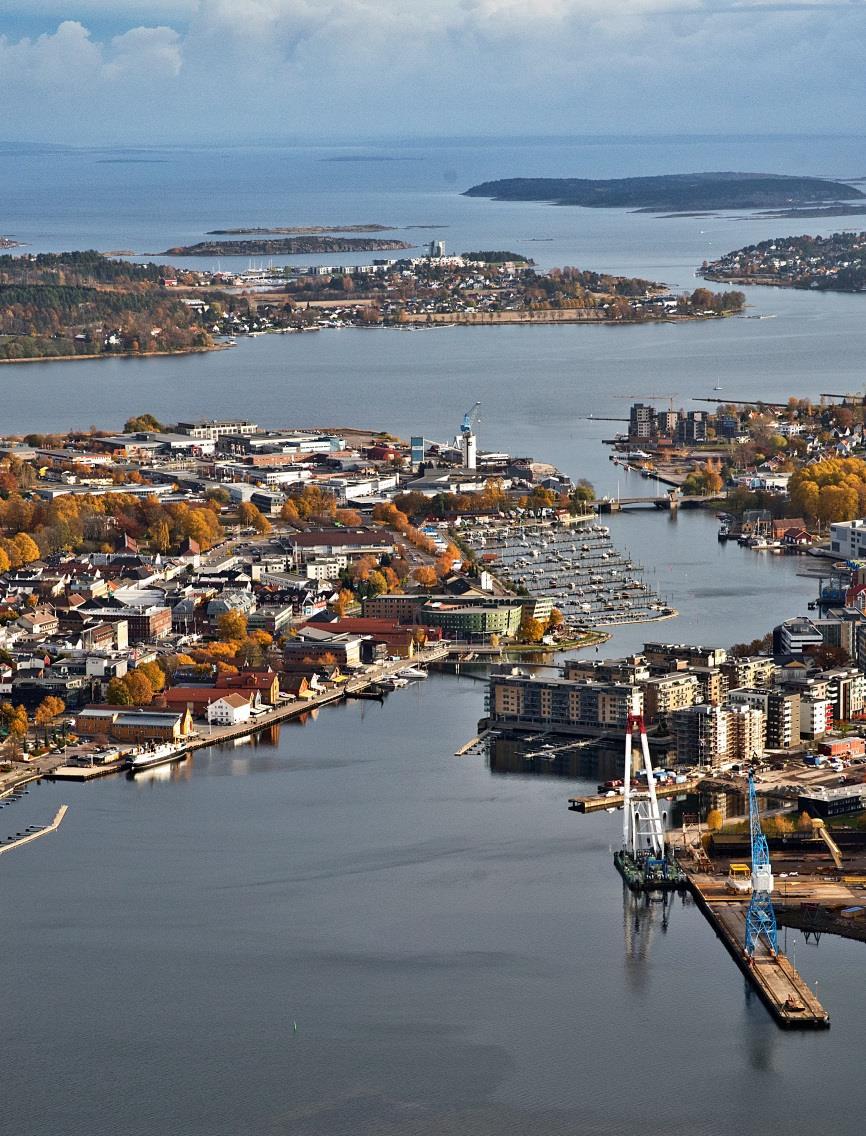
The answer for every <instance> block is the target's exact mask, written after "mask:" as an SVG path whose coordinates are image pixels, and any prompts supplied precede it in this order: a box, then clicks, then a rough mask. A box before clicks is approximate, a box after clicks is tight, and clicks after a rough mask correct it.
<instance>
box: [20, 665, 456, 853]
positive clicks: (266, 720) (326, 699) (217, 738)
mask: <svg viewBox="0 0 866 1136" xmlns="http://www.w3.org/2000/svg"><path fill="white" fill-rule="evenodd" d="M448 653H449V647H448V646H447V645H445V644H442V645H438V644H435V645H433V646H430V647H424V648H422V649H421V650H419V651H417V652H416V653H415V655H414V656H413V658H411V659H403V658H401V659H398V660H396V661H395V660H391V659H389V660H388V661H387V662H382V663H379V664H377V665H375V666H371V667H368V668H367V669H366V670H365V671H364V673H363V674H361V675H357V676H355V677H353V678H350V679H348V681H347V682H345V683H343V684H342V685H341V686H338V687H337V688H335V689H333V690H326V691H324V692H323V693H322V694H317V695H314V696H313V697H311V698H303V699H295V700H293V701H291V702H284V703H282V704H281V705H279V706H273V707H270V708H269V709H267V710H265V711H263V712H262V713H261V714H258V715H257V716H256V717H255V718H254V719H251V720H250V721H248V722H241V723H239V724H238V725H236V726H206V727H204V731H203V732H202V733H199V734H196V735H194V736H192V737H189V738H186V739H184V741H183V744H182V745H181V746H180V747H179V748H178V750H177V753H176V756H175V758H174V760H176V761H182V760H183V758H185V757H186V755H187V754H188V753H192V752H193V751H194V750H197V749H205V748H207V747H208V746H214V745H220V744H221V743H222V742H230V741H235V740H237V739H238V738H244V737H250V736H252V735H253V734H258V733H260V732H261V731H262V730H267V729H270V727H271V726H274V725H277V724H279V723H281V722H285V721H289V720H290V719H292V718H300V717H303V716H304V715H305V714H310V713H312V712H313V711H316V710H318V709H320V708H321V707H322V706H330V705H331V704H333V703H335V702H342V701H343V700H344V699H346V698H353V697H356V698H357V697H361V698H363V697H364V696H365V693H367V692H368V691H369V688H371V687H373V688H375V687H376V686H377V684H378V683H379V682H381V681H382V679H384V678H387V677H388V676H389V675H393V674H399V672H400V671H404V670H406V668H407V667H411V666H419V665H427V664H430V663H435V662H441V661H442V660H444V659H447V658H448ZM367 696H368V697H369V694H368V695H367ZM377 697H378V696H377ZM60 761H62V758H60V759H57V762H56V763H55V764H53V765H51V766H50V767H47V768H44V769H41V770H39V771H38V772H37V771H28V773H27V775H26V777H25V778H23V779H22V780H19V781H17V782H16V787H17V785H21V784H23V783H24V781H25V780H27V781H32V780H35V779H36V778H39V777H46V778H48V779H49V780H57V781H92V780H95V779H96V778H98V777H106V776H108V775H109V774H111V773H120V772H122V771H123V770H124V769H126V768H127V764H128V763H127V762H126V760H120V761H114V762H110V763H108V764H105V765H93V766H65V765H61V764H59V763H60ZM10 792H11V788H10ZM7 847H8V845H7Z"/></svg>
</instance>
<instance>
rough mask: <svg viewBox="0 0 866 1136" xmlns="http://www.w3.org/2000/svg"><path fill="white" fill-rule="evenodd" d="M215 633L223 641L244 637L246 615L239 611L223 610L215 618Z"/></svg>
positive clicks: (227, 641) (228, 641)
mask: <svg viewBox="0 0 866 1136" xmlns="http://www.w3.org/2000/svg"><path fill="white" fill-rule="evenodd" d="M217 634H218V635H219V637H220V639H221V640H222V642H223V643H230V642H232V641H238V640H240V639H244V638H246V634H247V617H246V616H245V615H244V614H243V612H240V611H234V610H232V611H224V612H223V613H222V615H221V616H219V618H218V619H217Z"/></svg>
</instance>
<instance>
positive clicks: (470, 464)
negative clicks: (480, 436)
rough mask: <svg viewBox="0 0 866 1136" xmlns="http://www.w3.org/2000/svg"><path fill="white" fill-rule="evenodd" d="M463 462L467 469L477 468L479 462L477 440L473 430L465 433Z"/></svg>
mask: <svg viewBox="0 0 866 1136" xmlns="http://www.w3.org/2000/svg"><path fill="white" fill-rule="evenodd" d="M463 464H464V466H465V467H466V468H467V469H475V467H476V466H477V464H478V458H477V441H476V438H475V435H474V434H473V433H472V431H471V430H470V431H468V432H466V433H464V435H463Z"/></svg>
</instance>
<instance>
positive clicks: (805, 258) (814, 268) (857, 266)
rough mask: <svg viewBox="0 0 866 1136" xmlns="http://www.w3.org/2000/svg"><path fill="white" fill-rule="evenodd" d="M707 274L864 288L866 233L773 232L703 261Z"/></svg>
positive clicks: (739, 280) (729, 278) (740, 281)
mask: <svg viewBox="0 0 866 1136" xmlns="http://www.w3.org/2000/svg"><path fill="white" fill-rule="evenodd" d="M701 275H702V276H703V277H704V278H705V279H707V280H726V281H732V282H734V283H738V284H772V285H775V286H777V287H780V286H781V287H787V288H813V289H820V290H824V291H833V292H863V291H866V233H833V234H831V235H830V236H829V237H810V236H800V237H777V238H775V239H774V240H769V241H761V242H760V243H759V244H756V245H747V246H746V247H745V248H741V249H735V250H734V252H729V253H726V254H725V256H722V257H719V258H718V260H713V261H704V263H703V264H702V265H701Z"/></svg>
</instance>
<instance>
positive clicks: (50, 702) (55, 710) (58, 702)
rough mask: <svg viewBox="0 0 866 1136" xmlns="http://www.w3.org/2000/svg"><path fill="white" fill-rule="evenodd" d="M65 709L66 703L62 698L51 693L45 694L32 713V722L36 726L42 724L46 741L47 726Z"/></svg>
mask: <svg viewBox="0 0 866 1136" xmlns="http://www.w3.org/2000/svg"><path fill="white" fill-rule="evenodd" d="M65 709H66V705H65V703H64V702H63V699H62V698H57V697H55V696H54V695H53V694H49V695H47V696H46V697H45V698H43V699H42V701H41V702H40V703H39V705H38V706H37V707H36V710H35V711H34V713H33V723H34V725H36V726H42V728H43V730H44V731H45V740H46V741H48V726H49V724H50V723H51V722H53V721H54V719H55V718H56V717H58V715H60V714H62V713H63V711H64V710H65Z"/></svg>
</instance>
